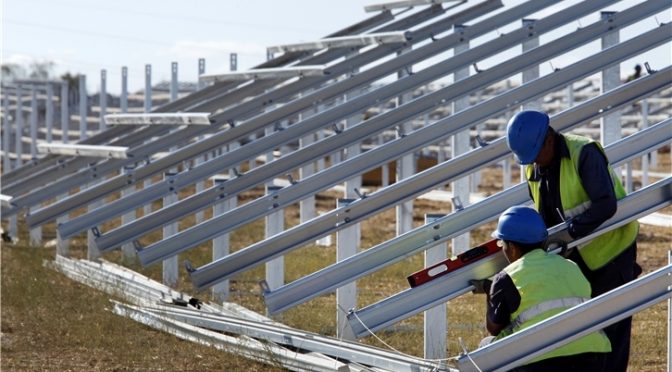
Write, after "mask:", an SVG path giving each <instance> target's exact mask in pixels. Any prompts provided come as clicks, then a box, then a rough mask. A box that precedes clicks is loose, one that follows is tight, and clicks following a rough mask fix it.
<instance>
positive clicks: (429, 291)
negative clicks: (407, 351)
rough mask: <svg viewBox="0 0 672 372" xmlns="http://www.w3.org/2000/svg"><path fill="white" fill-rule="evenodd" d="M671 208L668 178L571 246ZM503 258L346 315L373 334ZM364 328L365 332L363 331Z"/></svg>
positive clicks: (488, 272) (622, 204)
mask: <svg viewBox="0 0 672 372" xmlns="http://www.w3.org/2000/svg"><path fill="white" fill-rule="evenodd" d="M670 204H672V177H668V178H666V179H664V180H662V181H659V182H657V183H655V184H652V185H650V186H648V187H646V188H643V189H641V190H638V191H636V192H634V193H632V194H630V195H628V196H626V197H625V198H623V199H621V200H619V202H618V210H617V211H616V214H615V215H614V216H613V217H612V218H610V219H609V220H608V221H606V222H605V223H604V224H602V225H601V226H600V229H599V230H596V231H595V232H594V233H593V234H591V235H589V236H587V237H585V238H582V239H579V240H575V241H573V242H571V243H570V244H569V246H575V245H577V244H581V243H584V242H586V241H589V240H590V239H593V238H595V237H596V236H599V235H600V234H602V233H605V232H607V231H610V230H612V229H614V228H617V227H619V226H622V225H623V224H625V223H628V222H630V221H633V220H636V219H638V218H640V217H642V216H645V215H647V214H650V213H652V212H654V211H656V210H659V209H661V208H665V207H666V206H669V205H670ZM506 264H507V263H506V259H505V258H504V255H500V254H497V255H493V256H490V257H488V258H484V259H483V260H480V261H478V262H475V263H473V264H471V265H468V266H465V267H463V268H461V269H458V270H456V271H454V272H452V273H450V274H447V275H444V276H442V277H439V278H436V279H434V280H432V281H430V282H427V283H425V284H423V285H420V286H418V287H415V288H412V289H407V290H405V291H402V292H399V293H397V294H395V295H393V296H390V297H388V298H386V299H383V300H381V301H379V302H377V303H375V304H372V305H369V306H366V307H364V308H362V309H360V310H356V311H354V312H352V313H350V314H349V315H348V321H349V322H350V326H352V328H353V330H354V332H355V334H356V335H357V337H363V336H366V335H367V334H368V331H367V330H366V328H368V329H370V330H371V331H373V332H375V331H377V330H380V329H383V328H385V327H387V326H389V325H392V324H394V323H396V322H399V321H401V320H403V319H406V318H408V317H411V316H413V315H415V314H418V313H420V312H422V311H424V310H427V309H429V308H431V307H433V306H436V305H437V304H439V303H443V302H446V301H448V300H450V299H452V298H455V297H457V296H459V295H461V294H464V293H467V292H469V291H471V290H472V289H473V286H472V285H471V284H469V280H471V279H481V278H488V277H491V276H492V275H495V274H496V273H497V272H498V271H499V270H501V269H502V268H504V267H505V266H506ZM365 326H366V328H365Z"/></svg>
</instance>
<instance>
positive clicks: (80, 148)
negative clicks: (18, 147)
mask: <svg viewBox="0 0 672 372" xmlns="http://www.w3.org/2000/svg"><path fill="white" fill-rule="evenodd" d="M37 151H38V152H40V153H42V154H58V155H69V156H87V157H99V158H115V159H126V158H127V153H126V151H128V147H123V146H99V145H74V144H69V143H53V142H52V143H38V144H37Z"/></svg>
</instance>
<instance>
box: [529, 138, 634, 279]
mask: <svg viewBox="0 0 672 372" xmlns="http://www.w3.org/2000/svg"><path fill="white" fill-rule="evenodd" d="M561 138H562V139H563V140H564V141H565V144H566V145H567V149H568V150H569V154H570V156H569V158H566V157H563V158H562V159H561V160H560V185H559V186H560V202H561V204H562V209H563V213H564V215H565V217H566V218H568V219H569V218H574V217H576V216H578V215H580V214H581V213H583V212H585V211H586V210H587V209H588V208H590V206H591V203H590V198H589V197H588V194H587V193H586V191H585V190H584V188H583V185H582V184H581V177H580V176H579V171H578V169H579V158H580V156H581V149H582V148H583V147H584V146H586V145H588V144H590V143H594V144H596V145H597V147H598V149H599V150H600V151H602V153H603V154H604V149H603V148H602V146H601V145H600V144H599V142H595V141H593V140H591V139H590V138H586V137H581V136H575V135H572V134H563V135H561ZM605 156H606V155H605ZM608 169H609V173H610V176H611V180H612V184H613V187H614V193H615V195H616V199H622V198H624V197H625V195H626V192H625V189H624V188H623V185H622V184H621V181H620V178H619V177H618V176H617V175H616V173H615V172H614V170H613V169H612V168H611V166H609V167H608ZM525 171H526V174H527V179H528V185H529V186H530V191H531V194H532V199H533V200H534V205H535V208H536V209H537V210H540V208H541V190H540V187H541V182H540V181H532V174H533V172H534V165H533V164H531V165H528V166H527V168H526V169H525ZM638 232H639V223H638V222H637V221H632V222H630V223H628V224H626V225H623V226H621V227H619V228H617V229H614V230H612V231H609V232H606V233H604V234H601V235H600V236H598V237H596V238H595V239H593V240H591V241H590V242H588V243H587V244H585V245H581V246H579V247H578V248H579V253H580V254H581V257H582V258H583V260H584V261H585V263H586V265H587V266H588V268H590V269H591V270H597V269H599V268H600V267H602V266H604V265H606V264H607V263H609V262H610V261H611V260H613V259H614V258H616V256H618V255H619V254H621V252H623V251H624V250H625V249H626V248H627V247H629V246H630V245H631V244H632V243H633V242H634V241H635V238H636V237H637V233H638Z"/></svg>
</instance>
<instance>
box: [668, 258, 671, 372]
mask: <svg viewBox="0 0 672 372" xmlns="http://www.w3.org/2000/svg"><path fill="white" fill-rule="evenodd" d="M667 264H668V265H672V251H668V252H667ZM671 371H672V298H668V299H667V372H671Z"/></svg>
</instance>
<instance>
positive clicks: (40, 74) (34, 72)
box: [28, 61, 55, 80]
mask: <svg viewBox="0 0 672 372" xmlns="http://www.w3.org/2000/svg"><path fill="white" fill-rule="evenodd" d="M54 66H55V63H54V62H52V61H36V62H33V63H31V64H30V74H29V75H28V77H29V78H31V79H38V80H47V79H50V78H51V77H52V76H53V73H54Z"/></svg>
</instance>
